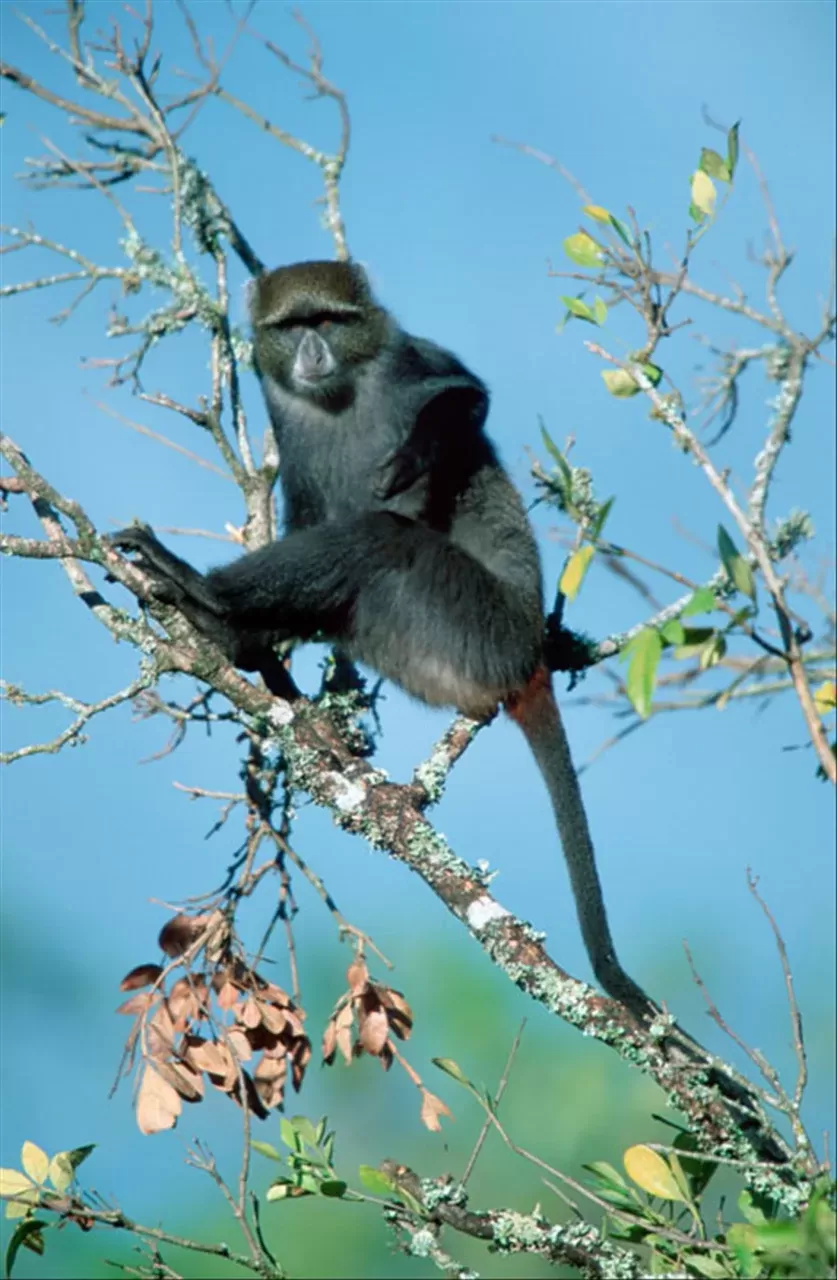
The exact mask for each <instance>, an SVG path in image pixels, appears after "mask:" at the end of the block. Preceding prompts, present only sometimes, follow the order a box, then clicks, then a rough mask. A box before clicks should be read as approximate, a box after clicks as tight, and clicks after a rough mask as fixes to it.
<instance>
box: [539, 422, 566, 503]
mask: <svg viewBox="0 0 837 1280" xmlns="http://www.w3.org/2000/svg"><path fill="white" fill-rule="evenodd" d="M541 440H543V445H544V448H545V449H546V451H547V453H548V454H549V456H550V458H552V461H553V462H554V463H555V465H556V467H557V468H558V470H559V471H560V473H561V480H562V482H563V485H564V488H565V491H566V492H569V487H570V485H571V484H572V479H573V475H572V471H571V470H570V464H569V463H568V462H567V459H566V458H565V457H564V455H563V453H562V452H561V450H560V449H559V448H558V446H557V444H556V443H555V441H554V440H553V439H552V436H551V435H550V434H549V432H548V431H547V429H546V427H544V426H542V427H541Z"/></svg>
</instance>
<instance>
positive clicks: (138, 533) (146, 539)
mask: <svg viewBox="0 0 837 1280" xmlns="http://www.w3.org/2000/svg"><path fill="white" fill-rule="evenodd" d="M103 540H104V541H105V542H107V543H109V544H110V545H111V546H112V547H117V548H118V549H119V550H120V551H132V552H133V553H134V563H135V564H136V565H137V567H138V568H139V569H142V571H143V573H144V574H146V576H147V577H148V580H149V586H150V594H151V598H152V599H154V600H159V601H160V602H161V603H162V604H173V605H176V606H177V607H178V608H179V609H181V610H182V611H183V612H184V613H187V616H188V609H189V606H190V605H199V606H200V607H201V608H202V609H206V610H208V611H209V612H210V613H212V614H215V615H217V616H218V617H220V616H221V614H222V612H223V611H222V609H221V606H220V604H219V602H218V600H216V598H215V596H214V595H213V594H212V592H211V591H210V590H209V589H208V587H207V584H206V579H205V578H204V576H203V574H200V573H198V572H197V570H196V569H193V568H192V566H191V565H190V564H187V563H186V561H185V560H181V559H180V557H179V556H176V555H174V553H173V552H171V551H169V549H168V548H167V547H164V546H163V544H162V542H160V541H159V540H158V538H157V537H156V536H155V534H154V533H153V532H152V530H151V529H150V528H149V527H148V525H142V524H135V525H130V526H129V527H128V528H127V529H119V530H118V531H117V532H116V533H111V534H106V535H105V537H104V539H103Z"/></svg>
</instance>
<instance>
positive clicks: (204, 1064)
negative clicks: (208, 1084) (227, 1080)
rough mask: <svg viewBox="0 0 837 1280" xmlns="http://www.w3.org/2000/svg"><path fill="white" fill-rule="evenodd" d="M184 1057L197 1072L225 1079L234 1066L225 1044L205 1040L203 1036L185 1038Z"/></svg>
mask: <svg viewBox="0 0 837 1280" xmlns="http://www.w3.org/2000/svg"><path fill="white" fill-rule="evenodd" d="M184 1041H185V1048H184V1050H183V1057H184V1058H185V1059H186V1061H187V1062H189V1063H190V1065H191V1066H193V1067H194V1068H195V1069H196V1070H197V1071H206V1072H207V1074H208V1075H212V1076H221V1077H225V1076H226V1075H227V1073H228V1071H229V1069H230V1066H231V1064H232V1054H231V1053H230V1051H229V1049H228V1048H227V1046H226V1045H224V1044H217V1043H216V1042H215V1041H214V1040H204V1039H203V1037H202V1036H185V1037H184Z"/></svg>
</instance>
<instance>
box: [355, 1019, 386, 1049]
mask: <svg viewBox="0 0 837 1280" xmlns="http://www.w3.org/2000/svg"><path fill="white" fill-rule="evenodd" d="M388 1039H389V1023H388V1022H387V1015H386V1014H385V1013H384V1011H383V1009H375V1010H373V1011H372V1012H371V1013H361V1014H360V1016H359V1019H358V1040H359V1041H360V1043H361V1044H362V1045H363V1048H364V1049H365V1050H366V1052H367V1053H371V1054H375V1055H377V1054H379V1053H380V1052H381V1050H382V1049H383V1047H384V1045H385V1044H386V1042H387V1040H388Z"/></svg>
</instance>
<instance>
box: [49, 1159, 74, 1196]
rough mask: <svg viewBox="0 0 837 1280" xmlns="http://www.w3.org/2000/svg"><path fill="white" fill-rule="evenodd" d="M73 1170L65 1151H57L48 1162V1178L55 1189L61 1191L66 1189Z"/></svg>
mask: <svg viewBox="0 0 837 1280" xmlns="http://www.w3.org/2000/svg"><path fill="white" fill-rule="evenodd" d="M74 1177H75V1170H74V1169H73V1164H72V1161H71V1160H70V1157H69V1156H68V1154H67V1152H66V1151H58V1152H56V1154H55V1155H54V1156H53V1157H52V1159H51V1160H50V1162H49V1180H50V1182H51V1183H52V1185H53V1186H54V1187H55V1190H56V1191H59V1192H61V1194H62V1195H63V1193H64V1192H65V1191H66V1190H67V1188H68V1187H69V1185H70V1183H71V1182H72V1180H73V1178H74Z"/></svg>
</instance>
